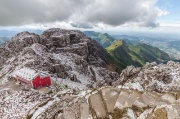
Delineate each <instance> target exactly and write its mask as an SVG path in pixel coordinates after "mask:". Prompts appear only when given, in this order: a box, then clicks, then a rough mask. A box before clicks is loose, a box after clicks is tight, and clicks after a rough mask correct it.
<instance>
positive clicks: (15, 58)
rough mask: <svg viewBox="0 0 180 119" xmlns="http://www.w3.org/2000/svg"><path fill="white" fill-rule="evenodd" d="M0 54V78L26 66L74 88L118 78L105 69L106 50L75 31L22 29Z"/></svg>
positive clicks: (107, 82) (91, 85)
mask: <svg viewBox="0 0 180 119" xmlns="http://www.w3.org/2000/svg"><path fill="white" fill-rule="evenodd" d="M0 54H1V56H0V58H1V60H0V67H1V70H0V77H1V76H2V75H6V74H8V73H10V72H13V71H15V70H16V69H18V68H20V67H24V66H26V67H30V68H33V69H38V70H41V71H44V72H46V73H49V74H50V75H51V77H52V79H53V81H54V83H55V84H58V85H59V84H63V85H66V86H68V87H70V88H76V89H80V88H81V89H86V88H87V85H89V87H100V86H103V85H111V84H112V82H113V81H115V80H117V79H118V77H119V75H118V74H117V73H116V72H112V71H109V70H107V69H106V67H108V65H110V63H109V62H108V61H107V60H106V57H108V56H109V54H108V53H107V52H106V50H105V49H104V48H102V47H101V46H100V45H99V44H98V43H97V42H96V41H94V40H92V39H91V38H89V37H87V36H86V35H85V34H84V33H82V32H81V31H78V30H64V29H59V28H52V29H49V30H46V31H44V33H43V34H42V35H37V34H34V33H29V32H21V33H19V34H17V35H16V36H14V37H13V38H12V40H11V41H9V42H7V43H5V44H4V45H3V46H2V47H1V48H0ZM89 67H92V68H89ZM114 71H115V70H114ZM103 72H104V74H103ZM9 75H11V73H10V74H9ZM102 80H103V81H102ZM98 81H99V82H101V84H100V85H98ZM103 82H104V83H103Z"/></svg>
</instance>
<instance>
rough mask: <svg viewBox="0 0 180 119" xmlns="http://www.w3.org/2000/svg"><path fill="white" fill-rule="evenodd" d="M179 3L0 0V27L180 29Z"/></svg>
mask: <svg viewBox="0 0 180 119" xmlns="http://www.w3.org/2000/svg"><path fill="white" fill-rule="evenodd" d="M178 5H180V0H0V27H1V28H7V27H8V28H15V27H28V28H39V29H40V28H50V27H60V28H68V29H71V28H80V29H110V30H111V29H116V30H118V29H127V30H128V29H129V30H130V29H138V30H142V29H146V30H159V31H160V30H170V31H172V30H175V31H178V30H180V22H179V21H180V15H179V13H178V12H179V11H180V7H179V6H178Z"/></svg>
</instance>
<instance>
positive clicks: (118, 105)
mask: <svg viewBox="0 0 180 119" xmlns="http://www.w3.org/2000/svg"><path fill="white" fill-rule="evenodd" d="M76 93H77V94H73V93H72V92H71V93H70V92H69V93H67V92H66V93H63V94H62V93H59V95H58V97H56V98H55V99H53V100H51V101H52V102H53V103H52V104H51V105H50V106H48V107H47V106H46V104H45V105H41V107H43V108H44V109H45V111H44V112H41V113H39V115H36V114H37V112H38V109H39V108H41V107H38V106H36V108H35V110H31V111H29V112H31V113H29V114H27V117H29V116H30V115H31V116H33V117H34V116H35V115H36V116H37V117H41V118H47V117H48V118H52V117H55V119H87V118H88V119H124V118H125V119H126V118H131V119H178V118H180V116H179V114H180V112H179V109H178V108H177V107H178V106H180V102H179V100H176V96H173V97H172V95H170V92H169V93H155V92H148V91H145V92H139V91H135V90H124V89H119V88H113V87H104V88H100V89H96V90H88V91H82V92H76ZM163 97H166V98H167V99H169V98H170V99H172V98H175V100H173V101H172V100H171V101H167V100H164V99H163ZM57 104H58V105H59V106H57ZM174 104H176V107H175V106H174ZM50 110H53V111H50ZM54 112H57V113H54ZM38 119H39V118H38Z"/></svg>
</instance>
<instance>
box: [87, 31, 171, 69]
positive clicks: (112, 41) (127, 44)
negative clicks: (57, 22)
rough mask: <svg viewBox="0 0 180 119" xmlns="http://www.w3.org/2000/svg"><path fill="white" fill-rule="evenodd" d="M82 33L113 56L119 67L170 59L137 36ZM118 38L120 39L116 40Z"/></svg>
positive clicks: (92, 32)
mask: <svg viewBox="0 0 180 119" xmlns="http://www.w3.org/2000/svg"><path fill="white" fill-rule="evenodd" d="M84 33H85V34H86V35H88V36H90V37H92V38H93V39H95V40H96V41H97V42H98V43H99V44H101V45H102V46H103V47H104V48H106V50H107V51H108V53H109V54H110V55H111V56H112V57H113V60H114V61H113V62H114V64H115V65H116V66H118V67H119V68H121V69H123V68H126V67H127V66H129V65H134V66H142V65H143V64H145V63H146V62H154V61H156V62H165V61H168V60H170V59H171V58H170V57H169V55H168V54H167V53H165V52H163V51H161V50H160V49H159V48H157V47H153V46H150V45H147V44H145V43H141V41H140V39H139V38H138V37H134V36H126V35H121V36H116V37H112V36H110V35H109V34H107V33H105V34H103V33H98V32H94V31H85V32H84ZM118 38H122V39H121V40H118Z"/></svg>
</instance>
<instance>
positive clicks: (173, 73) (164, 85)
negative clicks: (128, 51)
mask: <svg viewBox="0 0 180 119" xmlns="http://www.w3.org/2000/svg"><path fill="white" fill-rule="evenodd" d="M120 84H121V85H123V86H124V87H126V85H133V84H136V87H137V86H138V85H139V86H141V87H142V88H143V89H144V90H150V91H157V92H163V91H179V90H180V85H179V84H180V63H178V62H173V61H169V62H168V63H167V64H157V63H155V62H153V63H146V65H144V66H143V67H142V68H136V67H134V66H130V67H127V68H126V69H124V70H123V71H122V74H121V76H120V78H119V79H118V80H117V81H115V82H114V83H113V85H117V86H119V85H120ZM137 84H138V85H137ZM136 87H135V86H134V88H136Z"/></svg>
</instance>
